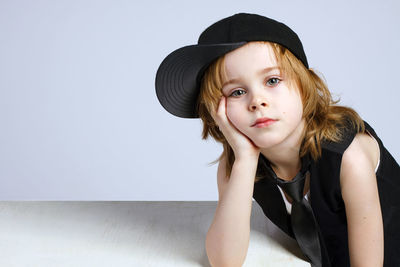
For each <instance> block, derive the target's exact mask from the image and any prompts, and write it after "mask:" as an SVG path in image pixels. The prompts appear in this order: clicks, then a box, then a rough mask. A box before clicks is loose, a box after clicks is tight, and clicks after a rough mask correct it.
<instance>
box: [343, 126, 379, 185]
mask: <svg viewBox="0 0 400 267" xmlns="http://www.w3.org/2000/svg"><path fill="white" fill-rule="evenodd" d="M379 153H380V152H379V145H378V143H377V141H376V140H375V139H374V138H373V137H371V136H370V135H369V134H368V133H358V134H357V135H356V136H355V137H354V139H353V141H352V142H351V144H350V146H349V147H348V148H347V149H346V150H345V152H344V153H343V157H342V164H341V170H340V181H341V186H342V189H343V185H346V184H348V185H352V184H353V183H359V182H362V181H363V180H366V179H368V178H367V177H369V179H372V178H371V177H375V167H376V166H377V164H378V161H379V155H380V154H379ZM371 182H372V181H371Z"/></svg>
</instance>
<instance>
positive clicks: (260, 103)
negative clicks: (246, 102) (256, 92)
mask: <svg viewBox="0 0 400 267" xmlns="http://www.w3.org/2000/svg"><path fill="white" fill-rule="evenodd" d="M265 107H268V103H267V101H266V99H265V97H262V96H254V97H253V99H252V100H251V103H250V107H249V108H250V110H251V111H256V110H257V109H260V108H265Z"/></svg>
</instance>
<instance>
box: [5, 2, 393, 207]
mask: <svg viewBox="0 0 400 267" xmlns="http://www.w3.org/2000/svg"><path fill="white" fill-rule="evenodd" d="M239 12H248V13H258V14H261V15H265V16H269V17H271V18H274V19H277V20H279V21H281V22H284V23H285V24H287V25H288V26H289V27H291V28H292V29H293V30H294V31H295V32H296V33H297V34H298V35H299V36H300V39H301V40H302V42H303V46H304V49H305V52H306V55H307V57H308V62H309V65H310V67H311V68H314V69H316V70H317V71H319V72H321V73H322V74H323V76H324V77H325V79H326V81H327V83H328V86H329V88H330V89H331V91H332V93H333V94H334V96H335V97H336V98H337V97H340V98H341V103H342V104H343V105H347V106H351V107H353V108H355V109H356V110H357V111H358V112H359V113H360V114H361V116H362V117H363V118H364V119H365V120H366V121H368V122H369V123H370V124H371V125H372V127H373V128H374V129H375V131H376V132H377V134H378V135H379V136H380V137H381V139H382V140H383V142H384V144H385V146H386V147H387V148H388V150H389V151H390V152H391V153H392V155H393V156H394V157H395V159H396V160H397V161H399V160H400V141H399V140H398V139H397V136H398V132H399V130H400V126H399V119H398V116H399V115H400V107H399V98H400V93H399V89H400V88H399V85H398V80H399V73H398V62H400V56H399V47H400V31H399V26H400V4H399V2H398V1H394V0H393V1H377V0H375V1H344V0H342V1H329V2H328V1H266V0H264V1H211V0H202V1H173V0H172V1H162V0H159V1H154V0H148V1H121V0H117V1H86V0H85V1H66V0H60V1H11V0H9V1H5V0H2V1H0V127H1V128H0V198H1V199H2V200H157V201H158V200H168V201H171V200H184V201H198V200H217V186H216V168H217V165H212V166H209V165H208V163H209V162H211V161H213V160H214V159H216V158H217V157H218V156H219V154H220V153H221V152H222V148H221V146H220V145H219V144H217V143H215V142H214V141H212V140H208V141H203V140H201V129H202V125H201V121H200V120H198V119H181V118H177V117H174V116H172V115H171V114H169V113H168V112H166V111H165V110H164V109H163V108H162V107H161V105H160V104H159V102H158V100H157V98H156V95H155V88H154V80H155V73H156V71H157V68H158V66H159V64H160V63H161V61H162V60H163V59H164V57H165V56H167V55H168V54H169V53H170V52H172V51H173V50H175V49H177V48H180V47H182V46H186V45H190V44H195V43H196V42H197V38H198V36H199V34H200V33H201V32H202V31H203V30H204V29H205V28H206V27H207V26H209V25H211V24H212V23H214V22H216V21H217V20H219V19H221V18H223V17H227V16H230V15H233V14H235V13H239Z"/></svg>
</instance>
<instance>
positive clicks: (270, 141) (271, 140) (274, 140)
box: [251, 136, 283, 148]
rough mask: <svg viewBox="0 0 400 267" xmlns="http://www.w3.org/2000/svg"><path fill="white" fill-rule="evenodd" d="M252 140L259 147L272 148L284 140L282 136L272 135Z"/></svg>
mask: <svg viewBox="0 0 400 267" xmlns="http://www.w3.org/2000/svg"><path fill="white" fill-rule="evenodd" d="M251 140H252V141H253V143H254V144H255V145H256V146H257V147H259V148H270V147H273V146H275V145H277V144H279V143H281V142H282V141H283V140H282V138H280V137H271V136H268V137H265V138H256V139H251Z"/></svg>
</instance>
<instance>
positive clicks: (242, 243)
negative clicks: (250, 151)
mask: <svg viewBox="0 0 400 267" xmlns="http://www.w3.org/2000/svg"><path fill="white" fill-rule="evenodd" d="M256 169H257V160H255V159H251V158H243V159H240V160H236V161H235V162H234V164H233V166H232V172H231V176H230V178H229V182H228V185H227V187H226V190H225V191H224V194H223V196H222V197H221V199H220V200H219V201H218V205H217V209H216V212H215V216H214V219H213V222H212V224H211V226H210V229H209V231H208V233H207V237H206V250H207V255H208V257H209V259H210V262H211V264H212V265H213V266H235V265H237V266H241V264H243V262H244V260H245V258H246V254H247V249H248V246H249V239H250V216H251V208H252V196H253V189H254V177H255V173H256Z"/></svg>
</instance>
